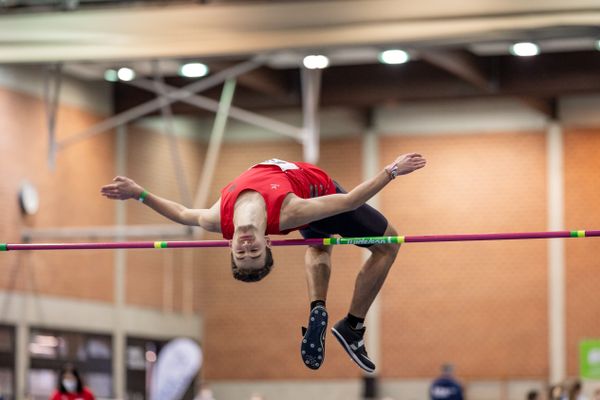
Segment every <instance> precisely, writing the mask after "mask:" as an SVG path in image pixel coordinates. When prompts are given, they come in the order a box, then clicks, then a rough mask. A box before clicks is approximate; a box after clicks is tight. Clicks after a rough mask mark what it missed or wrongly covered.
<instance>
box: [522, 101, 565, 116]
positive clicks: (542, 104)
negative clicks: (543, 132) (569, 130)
mask: <svg viewBox="0 0 600 400" xmlns="http://www.w3.org/2000/svg"><path fill="white" fill-rule="evenodd" d="M518 99H519V100H520V101H521V103H523V104H524V105H526V106H527V107H529V108H531V109H532V110H534V111H537V112H539V113H540V114H542V115H544V116H546V117H547V118H548V119H549V120H556V119H558V102H557V101H556V99H540V98H535V97H524V96H521V97H518Z"/></svg>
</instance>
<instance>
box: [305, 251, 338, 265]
mask: <svg viewBox="0 0 600 400" xmlns="http://www.w3.org/2000/svg"><path fill="white" fill-rule="evenodd" d="M331 250H332V249H331V246H309V247H308V248H307V249H306V256H305V260H306V265H307V266H319V267H321V268H329V266H330V264H331Z"/></svg>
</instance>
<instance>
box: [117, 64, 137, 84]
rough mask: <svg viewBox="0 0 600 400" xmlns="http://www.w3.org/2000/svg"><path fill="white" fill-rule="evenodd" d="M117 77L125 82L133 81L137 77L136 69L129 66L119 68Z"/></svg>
mask: <svg viewBox="0 0 600 400" xmlns="http://www.w3.org/2000/svg"><path fill="white" fill-rule="evenodd" d="M117 77H118V78H119V79H120V80H122V81H125V82H128V81H132V80H134V79H135V71H134V70H132V69H131V68H127V67H123V68H119V70H118V71H117Z"/></svg>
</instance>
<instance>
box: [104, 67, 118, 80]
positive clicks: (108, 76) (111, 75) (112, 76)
mask: <svg viewBox="0 0 600 400" xmlns="http://www.w3.org/2000/svg"><path fill="white" fill-rule="evenodd" d="M104 80H106V81H109V82H116V81H118V80H119V77H118V75H117V71H115V70H114V69H107V70H106V71H104Z"/></svg>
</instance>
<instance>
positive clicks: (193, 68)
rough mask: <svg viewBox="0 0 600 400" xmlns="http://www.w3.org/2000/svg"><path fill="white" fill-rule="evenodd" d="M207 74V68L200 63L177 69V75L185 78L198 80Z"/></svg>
mask: <svg viewBox="0 0 600 400" xmlns="http://www.w3.org/2000/svg"><path fill="white" fill-rule="evenodd" d="M207 74H208V67H207V66H206V64H202V63H187V64H184V65H182V66H181V67H180V68H179V75H181V76H185V77H186V78H200V77H203V76H206V75H207Z"/></svg>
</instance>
